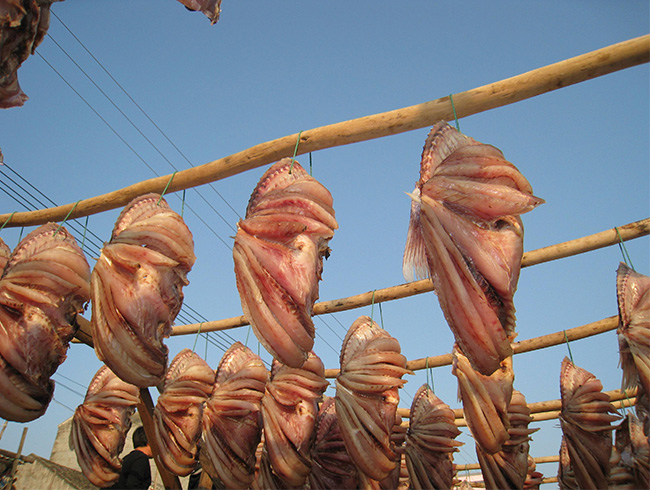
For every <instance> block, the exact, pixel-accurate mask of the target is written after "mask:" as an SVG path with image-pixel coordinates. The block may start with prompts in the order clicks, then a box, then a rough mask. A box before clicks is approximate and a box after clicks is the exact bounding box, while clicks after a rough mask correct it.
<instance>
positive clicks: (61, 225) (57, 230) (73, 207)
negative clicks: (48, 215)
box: [54, 199, 81, 236]
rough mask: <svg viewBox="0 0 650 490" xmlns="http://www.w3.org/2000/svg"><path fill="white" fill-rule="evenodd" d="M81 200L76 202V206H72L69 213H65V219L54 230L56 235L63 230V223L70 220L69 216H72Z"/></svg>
mask: <svg viewBox="0 0 650 490" xmlns="http://www.w3.org/2000/svg"><path fill="white" fill-rule="evenodd" d="M79 202H81V199H79V201H77V202H76V203H74V206H72V209H71V210H70V211H68V214H66V215H65V218H63V221H61V224H60V225H59V227H58V228H57V229H56V231H55V232H54V236H56V235H57V234H58V233H59V230H61V228H62V227H63V224H64V223H65V222H66V221H67V220H68V218H69V217H70V215H71V214H72V212H73V211H74V210H75V209H76V208H77V204H79Z"/></svg>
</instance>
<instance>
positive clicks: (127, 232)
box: [91, 194, 196, 388]
mask: <svg viewBox="0 0 650 490" xmlns="http://www.w3.org/2000/svg"><path fill="white" fill-rule="evenodd" d="M195 260H196V257H195V256H194V241H193V239H192V234H191V233H190V230H189V229H188V228H187V225H186V224H185V222H184V221H183V218H182V217H181V216H180V215H179V214H177V213H176V212H174V211H173V210H172V209H171V208H170V207H169V205H168V204H167V201H165V200H164V199H163V198H162V197H161V196H160V195H158V194H146V195H144V196H141V197H139V198H136V199H134V200H133V201H131V202H130V203H129V204H128V205H127V206H126V207H125V208H124V210H123V211H122V212H121V213H120V215H119V217H118V219H117V221H116V223H115V227H114V228H113V233H112V235H111V240H110V242H109V243H107V244H106V245H104V248H103V249H102V253H101V255H100V257H99V259H98V260H97V263H96V264H95V268H94V269H93V273H92V277H91V296H92V317H91V328H92V334H93V341H94V344H95V352H96V353H97V357H99V359H100V360H102V361H104V362H105V363H106V365H107V366H109V367H110V368H111V369H112V370H113V372H114V373H115V374H117V375H118V376H119V377H120V378H122V379H123V380H124V381H126V382H128V383H131V384H134V385H136V386H139V387H141V388H145V387H149V386H157V385H158V384H160V383H161V382H162V381H163V379H164V377H165V372H166V370H167V355H168V352H169V350H168V348H167V346H166V345H165V344H164V343H163V340H164V339H165V338H166V337H169V335H170V334H171V326H172V323H173V321H174V319H175V318H176V315H177V314H178V312H179V311H180V309H181V305H182V303H183V291H182V289H183V287H184V286H186V285H187V284H189V281H188V280H187V274H188V273H189V271H190V270H191V269H192V266H193V265H194V261H195Z"/></svg>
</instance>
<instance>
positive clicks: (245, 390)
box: [201, 342, 269, 489]
mask: <svg viewBox="0 0 650 490" xmlns="http://www.w3.org/2000/svg"><path fill="white" fill-rule="evenodd" d="M268 377H269V372H268V370H267V369H266V367H265V366H264V363H263V362H262V360H261V359H260V358H259V357H258V356H257V355H255V354H254V353H253V352H252V351H251V350H250V349H249V348H248V347H246V346H244V345H243V344H242V343H241V342H235V343H234V344H233V345H232V346H231V347H230V349H228V350H227V351H226V353H225V354H224V355H223V357H222V358H221V362H220V363H219V367H218V369H217V376H216V381H215V385H214V388H213V391H212V394H211V396H210V398H209V399H208V401H207V403H206V405H205V409H204V411H203V437H202V443H201V463H202V465H203V468H204V469H205V470H207V471H208V473H209V474H210V476H211V477H212V479H213V480H215V479H216V480H219V481H221V482H222V483H223V484H224V485H225V487H226V488H232V489H245V488H248V487H249V486H250V485H251V483H252V481H253V476H254V472H255V450H256V448H257V446H258V444H259V442H260V437H261V433H262V415H261V410H262V408H261V403H262V396H263V395H264V388H265V386H266V382H267V380H268Z"/></svg>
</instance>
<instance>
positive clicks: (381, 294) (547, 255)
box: [172, 218, 650, 367]
mask: <svg viewBox="0 0 650 490" xmlns="http://www.w3.org/2000/svg"><path fill="white" fill-rule="evenodd" d="M649 234H650V218H646V219H643V220H640V221H635V222H633V223H629V224H626V225H623V226H619V227H616V228H611V229H609V230H605V231H602V232H599V233H596V234H593V235H589V236H585V237H581V238H577V239H575V240H570V241H568V242H563V243H559V244H557V245H550V246H548V247H544V248H540V249H537V250H531V251H530V252H526V253H525V254H524V256H523V259H522V261H521V266H522V267H529V266H531V265H537V264H540V263H542V262H549V261H551V260H557V259H561V258H565V257H568V256H570V255H576V254H580V253H584V252H589V251H592V250H595V249H598V248H603V247H607V246H611V245H615V244H617V243H618V242H619V240H622V241H624V242H625V241H628V240H632V239H635V238H640V237H643V236H646V235H649ZM429 291H433V284H432V283H431V280H429V279H423V280H420V281H413V282H409V283H405V284H399V285H397V286H390V287H387V288H382V289H375V290H374V291H368V292H366V293H361V294H357V295H354V296H348V297H347V298H340V299H334V300H330V301H322V302H320V303H316V304H315V305H314V315H324V314H326V313H335V312H338V311H346V310H353V309H356V308H361V307H363V306H368V305H370V304H371V303H372V302H373V301H374V302H375V303H383V302H384V301H392V300H396V299H401V298H406V297H409V296H414V295H416V294H422V293H426V292H429ZM245 325H248V322H247V321H246V318H244V316H243V315H241V316H236V317H232V318H225V319H222V320H215V321H209V322H203V323H190V324H187V325H176V326H174V327H173V331H172V335H190V334H196V333H197V332H199V331H200V332H202V333H207V332H215V331H220V330H228V329H231V328H237V327H242V326H245ZM429 366H430V367H431V365H429Z"/></svg>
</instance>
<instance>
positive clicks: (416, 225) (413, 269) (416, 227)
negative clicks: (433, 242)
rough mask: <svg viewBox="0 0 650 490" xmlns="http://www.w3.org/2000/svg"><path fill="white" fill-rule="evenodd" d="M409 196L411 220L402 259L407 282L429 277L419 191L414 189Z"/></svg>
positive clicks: (403, 272)
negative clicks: (421, 223) (421, 222)
mask: <svg viewBox="0 0 650 490" xmlns="http://www.w3.org/2000/svg"><path fill="white" fill-rule="evenodd" d="M409 196H411V199H412V201H411V219H410V221H409V229H408V233H407V235H406V246H405V247H404V258H403V259H402V274H403V275H404V279H406V280H407V281H409V282H410V281H414V280H416V279H425V278H427V277H429V265H428V262H427V255H426V246H425V243H424V237H423V236H422V228H421V225H420V189H419V188H417V187H416V188H415V190H414V191H413V193H412V194H409Z"/></svg>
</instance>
